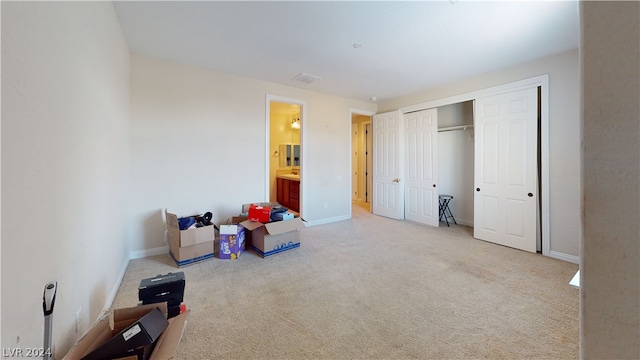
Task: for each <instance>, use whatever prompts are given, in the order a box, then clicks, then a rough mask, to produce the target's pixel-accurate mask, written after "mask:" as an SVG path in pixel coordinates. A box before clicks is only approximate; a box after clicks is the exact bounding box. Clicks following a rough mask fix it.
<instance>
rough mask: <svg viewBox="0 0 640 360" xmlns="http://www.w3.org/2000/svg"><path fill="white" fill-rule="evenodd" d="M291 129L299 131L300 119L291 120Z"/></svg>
mask: <svg viewBox="0 0 640 360" xmlns="http://www.w3.org/2000/svg"><path fill="white" fill-rule="evenodd" d="M291 128H292V129H300V118H297V119H293V120H291Z"/></svg>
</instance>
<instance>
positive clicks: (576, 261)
mask: <svg viewBox="0 0 640 360" xmlns="http://www.w3.org/2000/svg"><path fill="white" fill-rule="evenodd" d="M549 257H552V258H554V259H558V260H563V261H567V262H570V263H574V264H580V257H579V256H575V255H569V254H565V253H561V252H557V251H553V250H551V251H549Z"/></svg>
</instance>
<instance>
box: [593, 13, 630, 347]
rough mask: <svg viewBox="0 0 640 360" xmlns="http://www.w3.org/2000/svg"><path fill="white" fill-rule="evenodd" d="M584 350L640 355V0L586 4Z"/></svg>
mask: <svg viewBox="0 0 640 360" xmlns="http://www.w3.org/2000/svg"><path fill="white" fill-rule="evenodd" d="M581 33H582V41H581V51H582V55H581V59H582V78H583V89H582V91H583V94H582V95H583V98H582V106H583V111H584V113H583V115H584V122H583V134H584V135H583V139H584V154H583V161H584V173H583V176H584V182H583V204H584V205H583V206H584V219H583V230H584V243H583V247H582V250H583V251H582V256H581V266H580V275H581V281H580V317H581V319H580V329H581V331H580V353H581V354H580V357H581V358H582V359H639V358H640V240H639V239H640V227H639V225H638V221H639V220H640V166H639V164H640V39H639V37H640V3H638V2H635V1H634V2H608V1H604V2H600V1H598V2H595V1H594V2H592V1H585V2H582V4H581Z"/></svg>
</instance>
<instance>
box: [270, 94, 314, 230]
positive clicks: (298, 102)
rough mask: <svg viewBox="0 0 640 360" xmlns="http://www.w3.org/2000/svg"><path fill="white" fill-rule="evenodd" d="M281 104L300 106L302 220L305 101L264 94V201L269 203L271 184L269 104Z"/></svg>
mask: <svg viewBox="0 0 640 360" xmlns="http://www.w3.org/2000/svg"><path fill="white" fill-rule="evenodd" d="M272 101H276V102H282V103H288V104H296V105H299V106H300V217H301V218H302V219H304V214H306V213H307V211H306V209H307V205H306V201H305V199H306V196H305V195H306V193H307V182H306V181H305V180H306V171H304V168H305V167H306V163H307V161H306V160H307V159H306V156H307V152H306V151H305V144H306V143H307V141H306V139H307V132H306V128H307V126H305V122H306V120H307V101H306V100H301V99H294V98H289V97H284V96H278V95H272V94H266V95H265V159H264V161H265V164H266V166H265V200H264V201H269V194H270V189H269V186H270V184H271V176H270V174H271V169H270V158H271V148H270V142H271V131H270V130H271V127H270V125H271V102H272Z"/></svg>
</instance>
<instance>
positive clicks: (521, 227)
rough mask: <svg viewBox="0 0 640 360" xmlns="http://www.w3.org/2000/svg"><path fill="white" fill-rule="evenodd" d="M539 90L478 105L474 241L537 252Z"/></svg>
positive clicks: (485, 100) (485, 101) (476, 108)
mask: <svg viewBox="0 0 640 360" xmlns="http://www.w3.org/2000/svg"><path fill="white" fill-rule="evenodd" d="M537 119H538V89H536V88H530V89H525V90H519V91H514V92H509V93H505V94H500V95H495V96H490V97H486V98H481V99H477V100H476V102H475V113H474V128H475V176H474V177H475V181H474V183H475V186H476V189H475V190H476V191H475V197H474V232H473V233H474V237H476V238H478V239H481V240H486V241H490V242H494V243H497V244H500V245H505V246H509V247H513V248H517V249H522V250H526V251H531V252H535V251H536V209H537V202H538V191H537V188H538V175H537V174H538V161H537V146H538V127H537Z"/></svg>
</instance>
